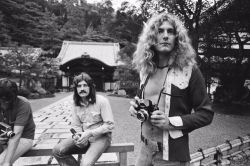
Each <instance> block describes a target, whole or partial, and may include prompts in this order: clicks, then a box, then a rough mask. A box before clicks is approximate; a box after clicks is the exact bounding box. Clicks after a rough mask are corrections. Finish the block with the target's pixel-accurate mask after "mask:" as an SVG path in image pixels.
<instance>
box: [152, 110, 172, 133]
mask: <svg viewBox="0 0 250 166" xmlns="http://www.w3.org/2000/svg"><path fill="white" fill-rule="evenodd" d="M150 122H151V123H152V125H154V126H157V127H159V128H161V129H163V130H169V129H170V128H169V119H168V117H167V116H166V115H165V113H164V112H163V111H160V110H156V111H154V112H153V113H152V115H151V119H150Z"/></svg>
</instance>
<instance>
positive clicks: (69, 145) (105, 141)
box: [53, 135, 111, 166]
mask: <svg viewBox="0 0 250 166" xmlns="http://www.w3.org/2000/svg"><path fill="white" fill-rule="evenodd" d="M110 143H111V137H110V136H108V135H103V136H101V137H99V138H97V139H95V140H94V141H93V142H90V144H89V146H85V147H81V148H79V147H77V146H76V145H75V143H74V141H73V139H72V138H67V139H65V140H63V141H62V142H60V143H59V144H57V145H56V146H55V147H54V149H53V156H54V157H55V158H56V160H57V161H58V163H59V164H60V166H78V162H77V161H76V159H75V158H74V157H73V156H72V154H74V153H85V155H84V157H83V159H82V161H81V164H80V166H92V165H94V164H95V162H96V161H97V160H98V159H99V157H100V156H101V155H102V153H103V152H104V151H105V150H106V149H107V148H108V147H109V146H110Z"/></svg>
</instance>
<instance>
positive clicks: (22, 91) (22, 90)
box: [18, 87, 31, 98]
mask: <svg viewBox="0 0 250 166" xmlns="http://www.w3.org/2000/svg"><path fill="white" fill-rule="evenodd" d="M30 93H31V92H30V90H28V89H27V88H25V87H21V88H19V90H18V95H19V96H23V97H26V98H28V97H29V96H30Z"/></svg>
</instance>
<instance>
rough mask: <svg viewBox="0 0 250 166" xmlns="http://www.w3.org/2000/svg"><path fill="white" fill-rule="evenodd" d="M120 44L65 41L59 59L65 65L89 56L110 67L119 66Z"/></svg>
mask: <svg viewBox="0 0 250 166" xmlns="http://www.w3.org/2000/svg"><path fill="white" fill-rule="evenodd" d="M119 49H120V48H119V44H118V43H104V42H77V41H64V42H63V45H62V48H61V51H60V53H59V55H58V57H57V58H59V59H60V64H61V65H63V64H65V63H66V62H69V61H70V60H73V59H76V58H80V57H82V56H89V58H93V59H97V60H99V61H102V62H103V63H105V64H106V65H109V66H117V54H118V52H119Z"/></svg>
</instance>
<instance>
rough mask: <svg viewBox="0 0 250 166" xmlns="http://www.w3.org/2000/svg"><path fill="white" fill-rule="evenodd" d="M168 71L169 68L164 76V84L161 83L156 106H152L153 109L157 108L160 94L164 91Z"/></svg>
mask: <svg viewBox="0 0 250 166" xmlns="http://www.w3.org/2000/svg"><path fill="white" fill-rule="evenodd" d="M169 71H170V68H168V70H167V73H166V75H165V78H164V82H163V84H162V88H161V90H160V93H159V96H158V99H157V102H156V104H155V106H154V107H155V108H158V105H159V102H160V99H161V94H162V93H163V91H164V90H165V84H166V81H167V76H168V73H169Z"/></svg>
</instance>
